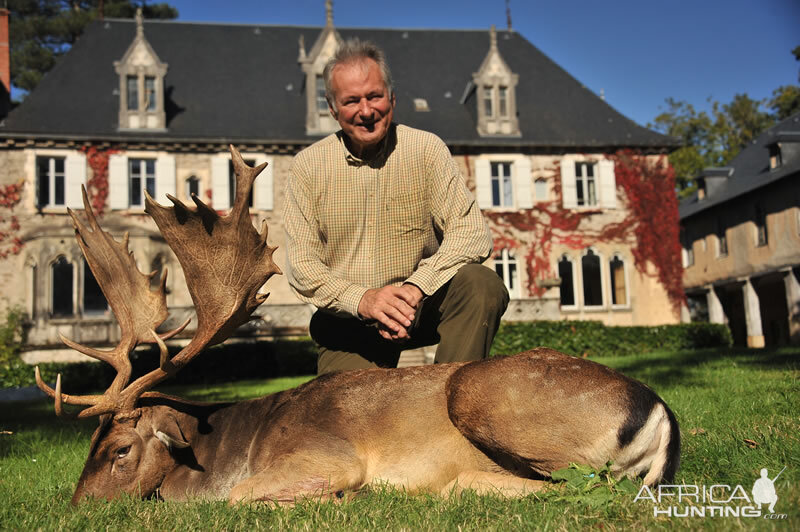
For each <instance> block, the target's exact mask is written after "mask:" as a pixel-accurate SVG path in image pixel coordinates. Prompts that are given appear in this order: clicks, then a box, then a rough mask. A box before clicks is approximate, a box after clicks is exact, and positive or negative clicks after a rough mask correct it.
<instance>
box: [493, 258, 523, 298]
mask: <svg viewBox="0 0 800 532" xmlns="http://www.w3.org/2000/svg"><path fill="white" fill-rule="evenodd" d="M494 271H496V272H497V275H499V276H500V278H501V279H502V280H503V284H505V285H506V289H507V290H508V293H509V294H510V295H511V297H519V296H518V293H519V277H518V273H517V259H516V258H515V257H514V255H512V254H511V253H510V252H509V251H508V249H503V250H502V251H500V253H498V254H497V255H495V256H494Z"/></svg>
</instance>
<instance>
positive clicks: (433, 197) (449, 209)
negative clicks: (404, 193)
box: [406, 138, 492, 295]
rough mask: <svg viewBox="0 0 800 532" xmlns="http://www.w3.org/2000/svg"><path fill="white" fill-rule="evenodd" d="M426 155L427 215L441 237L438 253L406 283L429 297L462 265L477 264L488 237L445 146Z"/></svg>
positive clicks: (484, 256) (486, 253)
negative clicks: (428, 212) (429, 214)
mask: <svg viewBox="0 0 800 532" xmlns="http://www.w3.org/2000/svg"><path fill="white" fill-rule="evenodd" d="M436 140H437V142H435V143H433V145H432V146H431V148H430V149H429V153H428V154H426V157H427V158H428V161H427V162H426V167H427V168H428V179H427V186H428V187H430V189H429V193H428V197H429V198H430V203H431V204H430V208H431V214H432V216H433V222H434V224H435V225H436V228H437V229H438V231H440V233H441V234H442V242H441V244H440V245H439V249H438V250H437V251H436V253H434V254H433V255H431V256H430V257H427V258H425V259H423V260H422V261H420V263H419V265H418V266H417V269H416V270H415V271H414V273H413V274H411V276H410V277H409V278H408V279H407V280H406V282H408V283H412V284H414V285H416V286H418V287H419V288H420V290H422V291H423V292H424V293H425V294H426V295H431V294H433V293H434V292H436V290H438V289H439V288H440V287H442V286H443V285H444V284H445V283H446V282H447V281H449V280H450V279H451V278H452V277H453V276H454V275H455V274H456V272H458V270H459V268H461V267H462V266H464V265H465V264H472V263H481V262H483V261H485V260H486V259H487V258H488V257H489V254H490V253H491V251H492V236H491V232H490V231H489V226H488V225H487V224H486V220H484V218H483V215H482V214H481V211H480V208H478V204H477V202H476V201H475V198H474V197H473V195H472V193H470V191H469V189H468V188H467V186H466V183H465V182H464V178H463V176H462V175H461V172H460V171H459V169H458V166H457V165H456V162H455V161H454V160H453V157H452V155H450V151H449V150H448V149H447V146H446V145H445V144H444V142H442V141H441V140H439V139H438V138H437V139H436Z"/></svg>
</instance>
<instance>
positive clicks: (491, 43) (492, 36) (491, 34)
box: [489, 24, 497, 50]
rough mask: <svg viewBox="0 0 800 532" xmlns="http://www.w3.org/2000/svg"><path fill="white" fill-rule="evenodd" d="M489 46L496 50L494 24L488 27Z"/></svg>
mask: <svg viewBox="0 0 800 532" xmlns="http://www.w3.org/2000/svg"><path fill="white" fill-rule="evenodd" d="M489 46H490V47H491V49H492V50H497V30H495V29H494V24H492V27H491V28H489Z"/></svg>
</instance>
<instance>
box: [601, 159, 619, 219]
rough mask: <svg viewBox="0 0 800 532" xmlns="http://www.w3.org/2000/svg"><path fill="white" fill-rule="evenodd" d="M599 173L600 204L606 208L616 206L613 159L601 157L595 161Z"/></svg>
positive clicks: (615, 181)
mask: <svg viewBox="0 0 800 532" xmlns="http://www.w3.org/2000/svg"><path fill="white" fill-rule="evenodd" d="M597 166H598V169H599V173H600V206H601V207H604V208H606V209H615V208H616V207H617V179H616V176H615V175H614V161H609V160H608V159H603V160H602V161H600V162H598V163H597Z"/></svg>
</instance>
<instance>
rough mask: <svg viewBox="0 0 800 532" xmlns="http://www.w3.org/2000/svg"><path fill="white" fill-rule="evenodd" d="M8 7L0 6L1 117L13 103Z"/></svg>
mask: <svg viewBox="0 0 800 532" xmlns="http://www.w3.org/2000/svg"><path fill="white" fill-rule="evenodd" d="M8 13H9V11H8V9H6V8H3V7H0V118H3V117H4V116H6V114H8V110H9V108H10V104H11V50H10V47H9V42H8Z"/></svg>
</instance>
